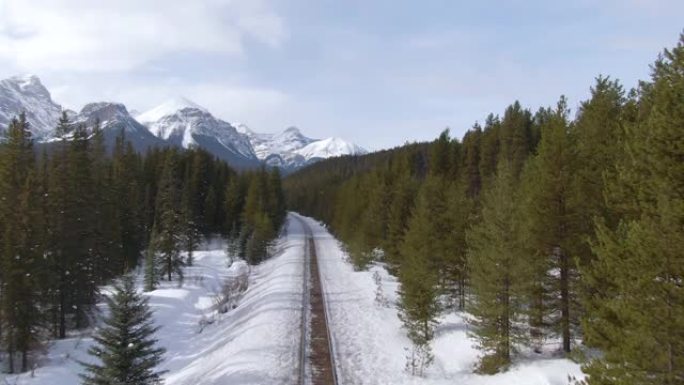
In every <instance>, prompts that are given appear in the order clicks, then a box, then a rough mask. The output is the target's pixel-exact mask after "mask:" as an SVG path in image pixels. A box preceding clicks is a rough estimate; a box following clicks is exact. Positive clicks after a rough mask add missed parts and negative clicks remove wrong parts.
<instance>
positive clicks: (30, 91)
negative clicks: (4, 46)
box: [0, 75, 62, 139]
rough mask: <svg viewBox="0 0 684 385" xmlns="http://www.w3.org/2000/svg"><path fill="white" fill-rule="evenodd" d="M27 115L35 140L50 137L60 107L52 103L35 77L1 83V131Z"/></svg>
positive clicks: (20, 76)
mask: <svg viewBox="0 0 684 385" xmlns="http://www.w3.org/2000/svg"><path fill="white" fill-rule="evenodd" d="M21 112H26V118H27V119H28V121H29V123H30V124H31V133H32V134H33V136H34V137H35V138H38V139H43V138H47V137H49V136H51V134H52V130H54V128H55V126H56V125H57V122H58V120H59V117H60V116H61V114H62V107H61V106H59V105H58V104H57V103H55V102H53V101H52V97H51V96H50V92H49V91H48V90H47V88H45V86H44V85H43V84H42V83H41V82H40V79H39V78H38V77H37V76H35V75H17V76H12V77H10V78H7V79H4V80H0V127H2V126H5V125H7V124H9V122H10V121H11V120H12V118H13V117H15V116H17V115H19V114H20V113H21Z"/></svg>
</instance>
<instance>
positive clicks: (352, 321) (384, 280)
mask: <svg viewBox="0 0 684 385" xmlns="http://www.w3.org/2000/svg"><path fill="white" fill-rule="evenodd" d="M301 218H303V219H304V220H305V221H306V222H307V223H308V224H309V226H310V227H311V229H312V231H313V233H314V237H315V239H316V252H317V255H318V264H319V267H320V270H321V276H322V277H321V283H322V285H323V290H324V291H325V292H326V298H327V302H328V311H329V319H330V322H331V324H330V325H329V328H330V330H331V333H332V336H333V340H334V343H335V349H336V361H337V362H336V364H337V367H338V375H339V377H340V380H341V381H340V382H341V384H355V385H361V384H395V385H399V384H430V385H433V384H434V385H437V384H466V385H484V384H490V385H518V384H519V385H566V384H568V375H572V376H575V377H577V378H582V372H581V370H580V367H579V365H577V364H575V363H573V362H572V361H570V360H568V359H562V358H552V357H551V356H550V355H549V356H548V357H546V358H535V359H521V360H519V361H518V362H516V363H515V365H514V366H513V367H512V368H511V369H510V370H508V371H507V372H505V373H500V374H497V375H494V376H484V375H478V374H474V373H473V367H474V365H475V363H476V361H477V358H478V354H479V352H478V351H477V350H476V349H475V347H474V346H473V345H474V341H473V340H472V339H470V338H469V337H467V335H466V333H467V325H466V323H465V322H464V320H463V318H462V316H461V315H459V314H455V313H452V314H448V315H445V316H444V317H442V318H441V319H440V320H439V321H440V323H439V326H438V327H437V329H436V333H435V334H436V337H435V340H434V341H433V345H432V347H433V353H434V355H435V361H434V363H433V365H432V366H431V367H430V368H429V369H428V371H427V373H426V376H425V377H424V378H421V377H413V376H410V375H409V374H408V373H406V372H405V371H404V368H405V364H406V352H405V348H408V347H409V346H410V341H409V340H408V338H407V337H406V333H405V330H403V329H402V325H401V321H400V320H399V318H398V315H397V310H396V306H395V305H394V304H395V303H396V300H397V294H396V291H397V288H398V282H397V280H396V279H395V278H394V277H392V276H391V275H389V274H388V273H387V271H386V270H385V269H384V268H382V267H381V266H373V267H371V269H369V270H368V271H354V269H353V267H352V265H351V264H350V263H349V262H347V257H346V255H345V253H344V252H343V251H342V249H341V248H340V244H339V242H338V241H337V240H336V239H335V238H334V237H333V236H331V235H330V234H329V233H328V231H327V230H326V229H325V227H324V226H322V225H321V224H320V223H318V222H316V221H315V220H313V219H310V218H306V217H301ZM375 272H377V273H378V274H379V275H380V277H381V285H382V292H383V294H384V296H385V297H386V299H387V301H388V303H389V305H388V306H383V305H382V304H379V303H377V302H376V290H377V285H376V283H375V281H374V279H373V275H374V273H375Z"/></svg>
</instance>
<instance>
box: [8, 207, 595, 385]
mask: <svg viewBox="0 0 684 385" xmlns="http://www.w3.org/2000/svg"><path fill="white" fill-rule="evenodd" d="M295 215H296V214H291V215H290V217H289V218H288V222H287V231H286V235H285V236H284V237H283V238H281V239H280V240H279V242H278V246H277V249H278V251H277V252H276V254H275V256H274V257H273V258H271V259H270V260H268V261H266V262H264V263H262V264H261V265H259V266H256V267H252V268H251V272H250V271H249V270H250V269H249V267H248V266H247V265H246V264H244V262H241V261H238V262H235V263H233V264H232V265H231V266H228V263H229V260H228V258H227V256H226V254H225V251H224V249H225V247H224V245H222V244H221V243H215V244H210V245H206V247H205V248H204V249H205V250H201V251H199V252H197V253H195V261H196V262H195V265H194V266H193V267H190V268H187V269H186V272H185V276H186V278H185V281H184V284H183V286H182V287H179V286H178V285H177V283H166V284H163V285H162V287H160V288H159V289H158V290H155V291H153V292H150V293H148V295H149V298H150V305H151V306H152V307H153V309H154V317H155V321H156V323H157V324H158V325H159V326H161V329H160V330H159V332H158V334H157V338H158V339H159V344H160V345H161V346H163V347H165V348H166V349H167V353H166V355H165V358H166V359H165V361H164V363H163V364H162V367H161V368H160V369H161V370H168V373H167V374H166V375H165V376H164V378H165V383H166V384H167V385H213V384H217V385H218V384H221V385H223V384H259V385H270V384H294V383H295V382H296V378H297V375H298V370H299V361H298V360H299V348H300V346H299V344H300V337H301V333H300V325H301V315H302V312H301V311H302V283H303V282H302V279H303V264H304V246H305V235H304V234H305V232H304V229H303V228H302V225H301V223H300V222H299V221H298V220H295V218H293V216H295ZM300 218H302V219H303V220H304V221H305V222H306V223H307V224H308V225H309V226H310V227H311V229H312V230H313V234H314V237H315V239H316V251H317V255H318V261H319V267H320V269H321V275H322V277H321V278H322V279H321V283H322V285H323V289H324V291H325V292H326V298H327V301H328V310H329V319H330V322H331V324H330V325H329V328H330V330H331V333H332V337H333V341H334V344H335V350H336V364H337V367H338V375H339V377H340V384H343V385H362V384H392V385H403V384H421V385H441V384H445V385H446V384H465V385H485V384H489V385H566V384H568V375H572V376H575V377H577V378H581V377H582V373H581V371H580V368H579V366H578V365H577V364H575V363H573V362H571V361H570V360H567V359H561V358H553V357H552V356H551V355H548V356H547V357H546V358H535V359H519V360H518V361H517V362H516V363H515V365H514V366H513V367H512V368H511V369H510V370H509V371H507V372H505V373H501V374H498V375H494V376H482V375H477V374H474V373H473V366H474V365H475V362H476V361H477V356H478V351H477V350H476V349H475V348H474V347H473V341H472V340H471V339H470V338H468V337H467V335H466V333H467V326H466V324H465V322H464V321H463V318H462V316H461V315H459V314H455V313H452V314H448V315H445V316H444V317H442V318H441V319H440V324H439V326H438V327H437V331H436V337H435V340H434V341H433V345H432V346H433V352H434V354H435V362H434V364H433V365H432V366H431V367H430V369H429V370H428V372H427V374H426V376H425V377H413V376H410V375H409V374H408V373H406V372H405V371H404V367H405V363H406V358H405V357H406V352H405V348H407V347H409V346H410V342H409V340H408V338H407V337H406V335H405V331H404V330H403V329H402V326H401V321H400V320H399V318H398V316H397V310H396V307H395V305H394V303H395V302H396V300H397V294H396V290H397V288H398V283H397V281H396V279H395V278H394V277H392V276H391V275H389V274H388V273H387V271H386V270H385V269H384V268H382V267H381V266H373V267H371V269H370V270H369V271H354V269H353V268H352V266H351V264H350V263H349V262H347V258H346V255H345V253H344V252H343V251H342V249H341V248H340V244H339V242H338V241H337V240H336V239H335V238H334V237H332V236H331V235H330V234H329V233H328V232H327V231H326V229H325V228H324V226H322V225H321V224H319V223H318V222H316V221H315V220H313V219H310V218H305V217H300ZM375 273H377V274H378V275H379V276H380V277H381V287H382V293H383V296H384V297H385V298H386V299H387V302H388V305H387V306H383V305H382V304H379V303H377V301H376V291H377V286H376V283H375V281H374V279H373V275H374V274H375ZM245 274H249V275H248V276H249V287H248V289H247V290H246V291H245V292H244V294H243V295H242V296H240V298H239V299H238V300H237V302H236V303H235V307H234V308H232V307H233V306H232V305H229V307H230V308H232V309H231V310H229V311H228V312H227V313H225V314H219V313H218V312H217V311H216V306H215V303H216V299H217V294H218V293H220V292H221V290H222V289H223V287H224V285H225V283H226V282H235V280H236V279H238V277H241V276H245ZM141 284H142V283H141ZM91 343H92V339H91V338H90V337H88V336H87V333H86V334H85V335H84V336H81V337H79V336H72V337H71V338H69V339H66V340H62V341H56V342H54V343H53V344H52V345H51V346H49V348H48V349H47V354H46V355H45V357H44V359H43V360H42V362H41V363H40V366H39V367H38V368H37V369H36V371H35V374H34V376H33V377H31V375H30V374H22V375H20V376H6V377H5V378H4V379H3V377H2V375H0V384H5V383H6V384H13V385H14V384H16V385H76V384H78V383H80V381H79V378H78V373H79V372H80V371H81V366H80V365H79V364H78V361H79V360H88V359H90V358H89V356H88V355H87V354H86V350H87V349H88V347H89V346H90V345H91Z"/></svg>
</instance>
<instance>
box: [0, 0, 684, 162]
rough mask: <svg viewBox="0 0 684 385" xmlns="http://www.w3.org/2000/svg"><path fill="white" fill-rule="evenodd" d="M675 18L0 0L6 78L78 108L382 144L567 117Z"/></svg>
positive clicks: (632, 75) (554, 8) (530, 9)
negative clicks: (117, 107)
mask: <svg viewBox="0 0 684 385" xmlns="http://www.w3.org/2000/svg"><path fill="white" fill-rule="evenodd" d="M682 15H684V2H683V1H674V0H662V1H660V0H653V1H647V0H624V1H617V0H602V1H564V2H555V1H554V2H551V1H515V0H511V1H455V0H452V1H437V0H424V1H397V0H395V1H389V0H388V1H385V0H378V1H371V0H368V1H359V0H347V1H339V0H337V1H333V0H321V1H313V0H308V1H304V0H301V1H297V0H232V1H229V0H206V1H192V2H191V1H187V0H166V1H135V0H120V1H116V2H107V3H105V2H94V1H89V0H0V74H1V75H2V76H1V77H6V76H10V75H13V74H16V73H27V72H28V73H35V74H37V75H38V76H40V77H41V78H42V79H43V81H44V83H45V84H46V85H47V86H48V87H49V88H50V89H51V91H52V92H53V96H54V98H55V99H56V100H57V101H58V102H59V103H61V104H63V105H64V106H66V107H69V108H72V109H80V107H81V106H82V105H83V104H84V103H86V102H89V101H99V100H110V101H120V102H124V103H126V104H127V105H128V106H129V108H132V109H133V108H135V109H138V110H145V109H147V108H151V107H153V106H155V105H157V104H159V103H161V102H163V101H164V100H165V99H168V98H172V97H175V96H181V95H183V96H186V97H188V98H190V99H193V100H194V101H196V102H197V103H199V104H201V105H204V106H205V107H207V108H209V109H210V110H211V111H212V112H214V113H215V115H217V116H219V117H221V118H223V119H225V120H228V121H231V122H242V123H245V124H247V125H248V126H250V127H251V128H253V129H254V130H256V131H261V132H274V131H279V130H282V129H284V128H286V127H287V126H290V125H296V126H298V127H300V128H301V129H302V130H303V131H304V132H305V133H306V134H308V135H310V136H314V137H327V136H340V137H343V138H345V139H349V140H352V141H354V142H356V143H358V144H360V145H362V146H365V147H367V148H369V149H380V148H385V147H391V146H395V145H400V144H402V143H404V142H406V141H414V140H428V139H432V138H434V137H436V136H437V135H438V134H439V132H440V131H442V130H443V129H444V128H446V127H450V128H451V130H452V132H453V134H454V136H458V137H460V136H461V135H462V134H463V133H464V132H465V130H467V129H468V128H469V127H471V126H472V124H473V123H474V122H475V121H477V120H479V121H482V120H483V119H484V117H485V116H486V115H487V114H488V113H489V112H494V113H499V112H501V111H503V109H504V108H505V106H506V105H507V104H509V103H511V102H513V101H514V100H516V99H517V100H520V101H521V103H523V104H524V105H526V106H529V107H531V108H532V109H536V108H537V107H539V106H541V105H550V104H554V103H555V101H556V100H557V98H558V97H559V95H561V94H565V95H566V96H567V97H568V98H569V100H570V106H571V107H576V106H577V104H578V103H579V101H581V100H582V99H584V98H586V97H587V95H588V92H589V87H590V86H591V85H592V82H593V79H594V77H596V76H597V75H599V74H607V75H611V76H612V77H615V78H618V79H620V80H621V81H622V82H623V83H624V84H625V85H626V86H628V87H631V86H633V85H634V84H636V82H637V80H638V79H644V78H647V77H648V75H649V67H648V66H649V64H650V63H652V62H653V61H654V59H655V58H656V56H657V55H658V53H659V52H660V51H662V49H663V48H665V47H671V46H673V45H674V44H675V43H676V41H677V39H678V35H679V33H680V32H682V30H683V28H684V23H682ZM5 75H6V76H5Z"/></svg>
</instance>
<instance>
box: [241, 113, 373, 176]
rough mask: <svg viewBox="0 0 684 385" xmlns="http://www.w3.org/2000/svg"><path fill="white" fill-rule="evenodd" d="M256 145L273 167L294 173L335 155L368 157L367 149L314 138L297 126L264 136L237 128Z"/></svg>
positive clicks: (248, 129) (263, 158)
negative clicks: (363, 155)
mask: <svg viewBox="0 0 684 385" xmlns="http://www.w3.org/2000/svg"><path fill="white" fill-rule="evenodd" d="M236 126H237V128H238V131H240V132H241V133H242V134H244V135H245V136H246V137H247V138H249V141H250V142H251V144H252V147H253V148H254V152H255V153H256V156H257V157H258V158H259V159H260V160H262V161H263V162H265V163H266V164H267V165H269V166H273V167H280V168H281V169H283V170H284V171H285V172H292V171H294V170H296V169H298V168H301V167H304V166H306V165H308V164H310V163H312V162H316V161H318V160H321V159H326V158H330V157H333V156H342V155H357V154H365V153H366V150H364V149H363V148H361V147H359V146H357V145H355V144H353V143H350V142H346V141H344V140H342V139H339V138H328V139H323V140H320V139H312V138H309V137H307V136H304V135H303V134H302V133H301V131H299V129H298V128H297V127H289V128H287V129H285V131H283V132H280V133H277V134H261V133H256V132H254V131H252V130H251V129H250V128H249V127H247V126H245V125H244V124H238V125H236Z"/></svg>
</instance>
